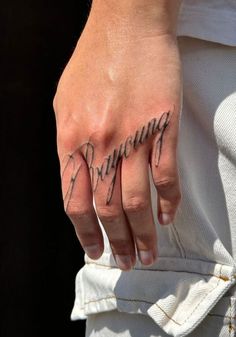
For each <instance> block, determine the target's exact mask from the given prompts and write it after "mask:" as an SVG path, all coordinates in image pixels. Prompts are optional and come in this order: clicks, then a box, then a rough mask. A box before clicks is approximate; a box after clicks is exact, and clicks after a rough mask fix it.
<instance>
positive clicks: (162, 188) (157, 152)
mask: <svg viewBox="0 0 236 337" xmlns="http://www.w3.org/2000/svg"><path fill="white" fill-rule="evenodd" d="M174 118H176V116H174V115H173V116H172V118H171V120H170V122H169V125H168V127H166V128H165V127H163V128H162V127H161V126H160V130H161V131H160V132H159V133H158V134H157V135H156V137H155V138H154V142H153V148H152V152H151V171H152V176H153V181H154V184H155V186H156V189H157V193H158V219H159V222H160V224H163V225H167V224H170V223H171V222H173V221H174V217H175V213H176V211H177V208H178V205H179V202H180V199H181V193H180V184H179V174H178V168H177V158H176V148H177V130H176V128H175V129H174V130H173V128H174V123H176V121H175V120H174ZM163 126H164V124H163Z"/></svg>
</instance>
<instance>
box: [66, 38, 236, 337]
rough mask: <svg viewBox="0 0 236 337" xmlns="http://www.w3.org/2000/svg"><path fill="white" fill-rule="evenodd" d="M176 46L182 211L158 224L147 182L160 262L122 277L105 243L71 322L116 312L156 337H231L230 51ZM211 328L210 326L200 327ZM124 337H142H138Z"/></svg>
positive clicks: (234, 192) (235, 152)
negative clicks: (148, 323)
mask: <svg viewBox="0 0 236 337" xmlns="http://www.w3.org/2000/svg"><path fill="white" fill-rule="evenodd" d="M179 45H180V50H181V57H182V61H183V73H184V88H183V92H184V97H183V109H182V115H181V121H180V138H179V144H178V159H179V172H180V179H181V189H182V201H181V205H180V207H179V210H178V213H177V217H176V220H175V222H174V223H173V224H171V225H170V226H164V227H163V226H160V225H159V224H158V221H157V217H156V214H157V206H156V205H157V201H156V200H157V195H156V190H155V187H154V184H153V182H152V178H151V175H150V185H151V191H152V206H153V211H154V212H153V213H154V218H155V222H156V227H157V232H158V250H159V255H160V256H159V258H158V260H157V262H156V263H155V264H154V265H153V266H152V267H149V268H147V267H144V266H142V265H141V264H140V263H139V262H138V263H137V264H136V266H135V268H134V270H132V271H130V272H122V271H121V270H119V269H118V268H117V267H116V264H115V262H114V260H113V257H112V255H111V251H110V248H109V244H108V241H107V238H106V237H105V242H106V245H105V253H104V254H103V256H102V257H101V258H100V259H99V260H96V261H94V260H91V259H89V258H88V257H87V256H85V262H86V263H85V266H84V267H83V268H82V269H81V270H80V271H79V272H78V274H77V277H76V298H75V303H74V307H73V310H72V314H71V319H72V320H77V319H85V318H86V317H88V316H89V315H93V314H98V313H102V312H103V313H105V312H108V311H112V310H118V311H120V312H123V313H134V314H143V315H146V318H147V317H150V318H151V319H152V321H153V322H154V323H155V324H156V326H157V329H159V330H157V331H159V332H158V333H157V334H156V335H155V336H161V337H165V336H174V337H180V336H181V337H183V336H187V335H189V336H191V337H218V336H220V337H232V336H234V334H235V329H236V322H235V317H236V312H235V299H236V296H235V291H234V288H233V286H234V285H235V283H236V263H235V261H236V260H235V259H236V48H235V47H230V46H225V45H220V44H218V43H212V42H207V41H203V40H199V39H194V38H184V37H183V38H179ZM164 150H165V149H163V151H164ZM104 235H105V234H104ZM111 313H112V315H113V313H114V312H111ZM138 316H139V317H140V320H141V319H143V316H142V315H138ZM91 317H92V316H91ZM132 317H134V316H132ZM210 318H214V320H215V323H214V324H210V323H209V325H206V322H209V320H210ZM111 319H112V316H111ZM130 319H131V318H130ZM128 321H129V319H127V322H128ZM127 322H126V321H124V322H123V324H121V325H122V326H126V323H127ZM216 322H217V323H216ZM108 324H109V321H108ZM152 324H153V323H152ZM137 326H138V323H137ZM204 326H205V327H208V329H210V330H209V331H210V332H209V331H208V333H207V332H206V330H204V328H202V327H204ZM144 327H145V325H144ZM202 329H203V330H202ZM203 331H205V333H204V334H203ZM96 336H103V337H105V336H106V334H101V335H96ZM107 336H110V335H109V334H108V335H107ZM111 336H112V335H111ZM117 336H120V335H119V334H117ZM121 336H123V335H121ZM125 336H126V337H141V336H147V335H146V332H145V331H141V330H140V334H137V335H135V334H134V335H132V334H129V331H128V332H127V334H126V335H125ZM91 337H92V335H91Z"/></svg>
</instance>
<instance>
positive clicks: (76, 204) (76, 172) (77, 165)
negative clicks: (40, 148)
mask: <svg viewBox="0 0 236 337" xmlns="http://www.w3.org/2000/svg"><path fill="white" fill-rule="evenodd" d="M61 167H62V170H61V180H62V192H63V199H64V207H65V211H66V213H67V215H68V216H69V218H70V220H71V222H72V223H73V225H74V227H75V231H76V234H77V237H78V239H79V241H80V243H81V245H82V247H83V249H84V251H85V252H86V253H87V255H88V256H89V257H90V258H93V259H97V258H99V257H100V256H101V254H102V252H103V236H102V232H101V228H100V226H99V223H98V219H97V216H96V212H95V210H94V207H93V196H92V189H91V183H90V176H89V172H88V167H87V164H86V162H85V161H84V159H83V158H82V156H81V155H80V154H79V152H78V151H76V152H74V153H73V154H69V155H66V156H65V157H64V159H63V161H62V163H61Z"/></svg>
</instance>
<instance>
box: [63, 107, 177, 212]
mask: <svg viewBox="0 0 236 337" xmlns="http://www.w3.org/2000/svg"><path fill="white" fill-rule="evenodd" d="M170 119H171V112H170V111H168V112H164V113H163V114H162V115H161V117H160V118H159V119H157V118H153V119H151V120H150V121H149V122H148V123H147V124H146V125H144V126H142V127H141V128H140V129H138V130H137V131H136V132H135V134H134V135H133V136H128V137H127V138H126V139H125V141H124V142H123V143H121V144H120V145H119V147H118V148H115V149H114V150H113V151H112V153H110V154H108V156H107V157H105V158H104V160H103V162H102V163H101V165H100V166H95V165H94V159H95V146H94V145H93V144H92V143H91V142H85V143H84V144H82V145H81V146H80V147H79V149H77V150H76V151H78V150H80V152H82V153H83V155H84V158H85V160H86V162H87V165H88V168H89V173H90V177H91V184H92V189H93V192H96V189H97V187H98V184H99V182H102V181H104V179H105V178H106V176H108V175H110V174H112V176H111V182H110V185H109V188H108V191H107V196H106V204H107V205H108V204H109V203H110V202H111V199H112V195H113V192H114V186H115V181H116V176H117V171H118V165H119V163H120V160H121V159H122V158H123V159H127V158H128V157H129V156H130V154H131V152H132V151H135V150H137V149H138V147H139V146H140V145H142V144H143V143H144V142H145V141H147V140H148V139H149V138H150V137H152V136H154V135H158V138H157V140H156V141H155V144H154V151H155V152H154V158H155V165H156V166H157V167H158V166H159V163H160V159H161V154H162V148H163V141H164V134H165V131H166V128H167V127H168V125H169V122H170ZM76 151H75V152H76ZM75 152H74V153H72V154H69V155H68V160H67V162H66V165H65V168H64V171H63V172H65V170H66V169H67V167H68V165H69V163H70V162H71V161H72V162H73V173H72V176H71V180H70V184H69V187H68V190H67V192H66V194H65V197H64V202H66V205H67V206H68V204H69V201H70V198H71V195H72V192H73V188H74V184H75V181H76V179H77V177H78V173H79V170H80V167H81V166H79V167H78V168H76V165H75V158H74V154H75ZM111 172H112V173H111ZM62 178H63V174H62Z"/></svg>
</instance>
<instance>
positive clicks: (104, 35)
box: [54, 17, 182, 270]
mask: <svg viewBox="0 0 236 337" xmlns="http://www.w3.org/2000/svg"><path fill="white" fill-rule="evenodd" d="M106 20H107V21H106ZM95 21H96V20H95V19H93V18H92V19H89V20H88V23H87V25H86V27H85V29H84V31H83V33H82V35H81V37H80V39H79V41H78V44H77V46H76V48H75V50H74V52H73V55H72V57H71V59H70V60H69V62H68V64H67V66H66V68H65V69H64V72H63V74H62V76H61V78H60V81H59V84H58V87H57V92H56V95H55V97H54V110H55V113H56V123H57V145H58V155H59V159H60V165H61V179H62V192H63V199H64V205H65V211H66V213H67V214H68V216H69V217H70V219H71V221H72V223H73V224H74V226H75V230H76V234H77V236H78V238H79V241H80V243H81V245H82V247H83V249H84V250H85V252H86V253H87V254H88V256H89V257H91V258H93V259H97V258H99V257H100V256H101V254H102V252H103V248H104V247H103V237H102V233H101V229H100V226H99V223H98V218H97V217H99V219H100V220H101V222H102V225H103V227H104V229H105V231H106V233H107V236H108V238H109V241H110V245H111V249H112V252H113V255H114V258H115V260H116V262H117V265H118V266H119V268H121V269H123V270H129V269H131V268H132V267H133V265H134V264H135V261H136V256H135V247H136V248H137V252H138V258H139V259H140V261H141V262H142V263H143V264H144V265H150V264H152V263H153V262H154V260H155V259H156V257H157V254H158V253H157V233H156V228H155V224H154V220H153V213H152V208H151V199H150V184H149V175H148V169H149V165H150V167H151V172H152V176H153V181H154V184H155V186H156V189H157V193H158V219H159V221H160V223H161V224H169V223H171V222H172V221H173V219H174V216H175V213H176V210H177V207H178V204H179V201H180V187H179V178H178V169H177V163H176V148H177V139H178V127H179V112H180V104H181V88H182V86H181V64H180V59H179V53H178V46H177V42H176V38H175V36H174V34H172V33H170V32H167V33H165V32H160V31H159V30H158V29H156V28H155V27H153V28H152V29H151V28H150V27H149V29H148V30H146V29H145V27H142V28H140V26H139V29H135V27H132V28H130V27H129V26H128V25H127V24H126V23H125V22H123V23H122V24H113V23H111V21H112V18H111V17H110V18H109V19H104V20H103V21H102V22H100V24H99V23H98V22H97V21H96V22H95ZM93 198H94V199H93ZM93 200H94V202H95V205H96V207H95V209H94V207H93Z"/></svg>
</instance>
